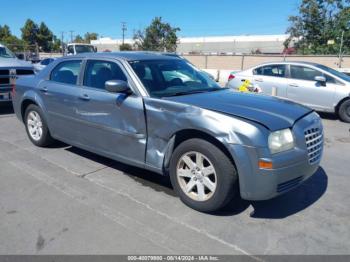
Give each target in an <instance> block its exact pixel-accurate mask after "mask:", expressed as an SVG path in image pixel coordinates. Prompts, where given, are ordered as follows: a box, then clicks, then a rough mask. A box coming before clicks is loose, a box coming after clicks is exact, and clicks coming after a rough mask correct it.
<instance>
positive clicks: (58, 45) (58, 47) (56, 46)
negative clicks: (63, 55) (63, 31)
mask: <svg viewBox="0 0 350 262" xmlns="http://www.w3.org/2000/svg"><path fill="white" fill-rule="evenodd" d="M61 49H62V42H61V40H60V39H59V38H57V36H55V35H54V36H53V43H52V51H54V52H61V51H62V50H61Z"/></svg>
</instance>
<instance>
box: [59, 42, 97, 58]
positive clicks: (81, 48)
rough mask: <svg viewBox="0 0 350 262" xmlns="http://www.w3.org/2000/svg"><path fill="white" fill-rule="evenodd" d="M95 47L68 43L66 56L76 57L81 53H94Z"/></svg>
mask: <svg viewBox="0 0 350 262" xmlns="http://www.w3.org/2000/svg"><path fill="white" fill-rule="evenodd" d="M96 51H97V50H96V47H95V46H93V45H90V44H83V43H70V44H67V49H66V55H77V54H81V53H94V52H96Z"/></svg>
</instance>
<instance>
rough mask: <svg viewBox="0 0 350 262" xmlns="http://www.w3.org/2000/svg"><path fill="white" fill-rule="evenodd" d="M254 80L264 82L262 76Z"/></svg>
mask: <svg viewBox="0 0 350 262" xmlns="http://www.w3.org/2000/svg"><path fill="white" fill-rule="evenodd" d="M254 81H256V82H264V80H263V79H262V78H256V79H254Z"/></svg>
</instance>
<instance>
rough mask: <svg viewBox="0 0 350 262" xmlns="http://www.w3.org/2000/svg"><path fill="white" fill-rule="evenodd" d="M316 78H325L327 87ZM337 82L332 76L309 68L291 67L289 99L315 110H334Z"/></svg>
mask: <svg viewBox="0 0 350 262" xmlns="http://www.w3.org/2000/svg"><path fill="white" fill-rule="evenodd" d="M316 76H324V77H326V79H327V82H326V85H325V86H324V85H322V84H321V83H319V82H317V81H316V80H315V77H316ZM335 88H336V80H335V79H334V78H332V77H331V76H328V75H325V74H323V73H322V72H320V71H318V70H316V69H314V68H311V67H307V66H299V65H291V66H290V79H289V83H288V91H287V93H288V98H289V99H291V100H293V101H295V102H298V103H301V104H304V105H307V106H309V107H311V108H313V109H315V110H320V111H332V110H334V107H333V105H334V95H335Z"/></svg>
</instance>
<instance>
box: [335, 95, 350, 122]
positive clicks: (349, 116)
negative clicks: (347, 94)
mask: <svg viewBox="0 0 350 262" xmlns="http://www.w3.org/2000/svg"><path fill="white" fill-rule="evenodd" d="M338 114H339V118H340V119H341V120H342V121H344V122H346V123H350V99H348V100H345V101H344V102H342V103H341V104H340V107H339V113H338Z"/></svg>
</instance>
